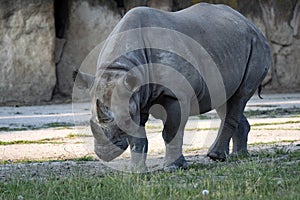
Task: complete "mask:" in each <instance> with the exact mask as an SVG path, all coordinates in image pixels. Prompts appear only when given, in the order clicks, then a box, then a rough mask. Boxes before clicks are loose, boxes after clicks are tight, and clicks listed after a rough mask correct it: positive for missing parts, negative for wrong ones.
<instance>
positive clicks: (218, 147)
mask: <svg viewBox="0 0 300 200" xmlns="http://www.w3.org/2000/svg"><path fill="white" fill-rule="evenodd" d="M246 102H247V101H245V100H244V99H241V98H238V96H233V97H232V98H231V99H230V100H229V101H228V102H227V104H226V106H222V107H220V108H218V109H217V113H218V115H219V116H220V118H221V126H220V129H219V132H218V136H217V138H216V140H215V142H214V143H213V145H212V146H211V148H210V150H209V152H208V154H207V155H208V156H209V157H210V158H211V159H213V160H221V161H224V160H225V158H226V155H228V154H229V142H230V139H231V138H232V137H233V136H234V138H235V145H236V148H240V147H238V146H239V144H238V143H243V144H244V142H246V143H247V141H243V140H244V139H242V138H240V136H239V128H238V127H239V124H240V123H241V122H242V118H243V112H244V108H245V105H246ZM241 130H242V129H241ZM242 141H243V142H242ZM242 147H243V145H241V148H242Z"/></svg>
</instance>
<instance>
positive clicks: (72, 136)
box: [66, 133, 93, 138]
mask: <svg viewBox="0 0 300 200" xmlns="http://www.w3.org/2000/svg"><path fill="white" fill-rule="evenodd" d="M78 137H93V135H91V134H74V133H70V134H68V135H67V136H66V138H78Z"/></svg>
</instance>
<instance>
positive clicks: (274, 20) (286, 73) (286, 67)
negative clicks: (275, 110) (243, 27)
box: [238, 0, 300, 92]
mask: <svg viewBox="0 0 300 200" xmlns="http://www.w3.org/2000/svg"><path fill="white" fill-rule="evenodd" d="M238 10H240V12H242V13H243V14H244V15H245V16H247V17H248V18H249V19H250V20H252V21H253V22H254V23H255V24H256V25H257V26H258V27H259V28H260V29H261V30H262V31H263V32H264V34H265V36H266V37H267V39H268V40H269V44H270V46H271V51H272V65H271V69H270V71H269V74H268V76H267V78H266V79H265V85H266V88H268V89H269V90H273V91H276V92H287V91H289V92H293V91H300V56H299V55H300V1H299V0H285V1H280V0H277V1H275V0H273V1H271V0H268V1H262V0H246V1H245V0H244V1H238Z"/></svg>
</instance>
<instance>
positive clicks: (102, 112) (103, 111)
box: [96, 99, 114, 123]
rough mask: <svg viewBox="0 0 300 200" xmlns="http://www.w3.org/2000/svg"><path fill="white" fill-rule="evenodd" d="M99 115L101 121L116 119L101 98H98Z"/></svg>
mask: <svg viewBox="0 0 300 200" xmlns="http://www.w3.org/2000/svg"><path fill="white" fill-rule="evenodd" d="M96 108H97V116H98V120H99V122H100V123H109V122H112V121H113V120H114V118H113V113H112V111H111V110H110V108H109V107H107V106H105V105H104V104H103V103H102V102H101V101H100V100H99V99H97V100H96Z"/></svg>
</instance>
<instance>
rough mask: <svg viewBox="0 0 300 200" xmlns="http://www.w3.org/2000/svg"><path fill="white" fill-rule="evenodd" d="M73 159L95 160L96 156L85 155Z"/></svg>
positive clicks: (77, 160) (78, 160)
mask: <svg viewBox="0 0 300 200" xmlns="http://www.w3.org/2000/svg"><path fill="white" fill-rule="evenodd" d="M71 160H72V161H76V162H81V161H95V160H96V159H95V157H93V156H83V157H79V158H74V159H71Z"/></svg>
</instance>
